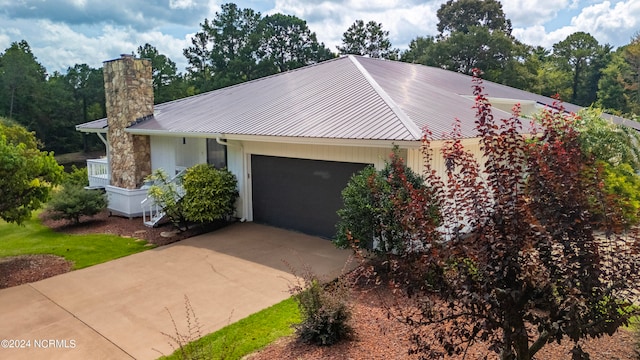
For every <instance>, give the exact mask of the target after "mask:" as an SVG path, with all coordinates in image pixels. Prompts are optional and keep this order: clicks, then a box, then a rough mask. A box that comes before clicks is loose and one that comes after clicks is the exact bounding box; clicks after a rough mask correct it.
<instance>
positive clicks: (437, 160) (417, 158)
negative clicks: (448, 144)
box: [407, 139, 482, 180]
mask: <svg viewBox="0 0 640 360" xmlns="http://www.w3.org/2000/svg"><path fill="white" fill-rule="evenodd" d="M463 145H464V148H465V149H466V150H468V151H471V153H472V154H473V155H474V156H475V157H476V159H478V160H480V164H482V159H481V153H480V144H479V143H478V141H477V140H476V139H470V140H465V141H463ZM407 166H409V167H410V168H411V169H413V171H415V172H416V173H418V174H423V173H424V156H423V155H422V152H421V151H420V149H409V150H408V154H407ZM431 167H432V168H433V169H435V170H436V173H437V174H438V175H439V176H440V178H442V179H443V180H444V179H445V175H446V171H447V167H446V165H445V163H444V159H443V157H442V144H435V146H434V147H433V158H432V163H431Z"/></svg>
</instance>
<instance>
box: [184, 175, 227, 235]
mask: <svg viewBox="0 0 640 360" xmlns="http://www.w3.org/2000/svg"><path fill="white" fill-rule="evenodd" d="M183 186H184V189H185V191H186V194H185V196H184V199H183V206H184V211H185V216H186V218H187V219H188V220H190V221H193V222H199V223H206V222H212V221H215V220H226V219H227V218H228V217H230V216H232V215H233V214H234V212H235V202H236V199H237V198H238V180H237V179H236V177H235V175H233V174H232V173H231V172H230V171H229V170H227V169H216V168H214V167H213V166H211V165H208V164H199V165H196V166H194V167H192V168H189V169H188V170H187V172H186V173H185V175H184V179H183Z"/></svg>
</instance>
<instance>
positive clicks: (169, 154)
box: [151, 136, 176, 176]
mask: <svg viewBox="0 0 640 360" xmlns="http://www.w3.org/2000/svg"><path fill="white" fill-rule="evenodd" d="M157 169H164V171H165V172H166V173H167V175H169V176H172V174H174V173H175V170H176V139H175V138H173V137H167V136H151V170H153V171H155V170H157Z"/></svg>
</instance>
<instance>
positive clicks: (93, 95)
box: [64, 64, 106, 122]
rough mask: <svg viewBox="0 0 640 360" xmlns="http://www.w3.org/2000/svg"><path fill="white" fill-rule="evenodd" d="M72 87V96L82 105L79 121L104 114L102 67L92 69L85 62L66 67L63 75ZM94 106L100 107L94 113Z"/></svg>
mask: <svg viewBox="0 0 640 360" xmlns="http://www.w3.org/2000/svg"><path fill="white" fill-rule="evenodd" d="M64 77H65V79H66V81H67V83H68V84H69V86H70V87H71V88H72V89H73V96H74V98H75V99H76V101H78V102H79V103H80V105H81V107H82V117H81V118H80V119H78V120H79V121H80V122H85V121H91V120H96V119H98V118H100V117H105V116H106V109H105V104H104V76H103V74H102V69H101V68H100V69H94V68H92V67H90V66H89V65H87V64H76V65H74V66H73V67H70V68H68V69H67V74H66V75H65V76H64ZM95 106H98V107H99V108H100V109H102V112H99V113H96V112H95V110H90V109H92V108H94V109H95Z"/></svg>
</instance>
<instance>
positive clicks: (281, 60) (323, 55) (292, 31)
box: [257, 13, 334, 73]
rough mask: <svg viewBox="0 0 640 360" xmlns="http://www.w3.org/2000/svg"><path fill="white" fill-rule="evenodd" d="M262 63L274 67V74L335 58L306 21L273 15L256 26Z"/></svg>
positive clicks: (288, 16) (289, 16) (266, 17)
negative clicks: (319, 41)
mask: <svg viewBox="0 0 640 360" xmlns="http://www.w3.org/2000/svg"><path fill="white" fill-rule="evenodd" d="M257 35H258V37H259V39H258V46H259V50H258V56H259V57H260V58H261V60H260V62H261V63H267V64H269V65H270V66H274V67H275V69H274V71H273V73H276V72H283V71H288V70H293V69H296V68H299V67H301V66H304V65H310V64H314V63H317V62H320V61H323V60H328V59H331V58H333V57H334V55H333V54H332V53H331V51H330V50H329V49H327V48H326V47H325V46H324V44H323V43H318V40H317V39H316V34H315V33H314V32H312V31H311V30H309V27H308V26H307V22H306V21H304V20H302V19H300V18H298V17H295V16H291V15H283V14H279V13H278V14H273V15H268V16H265V17H264V18H262V20H260V23H259V25H258V28H257Z"/></svg>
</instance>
